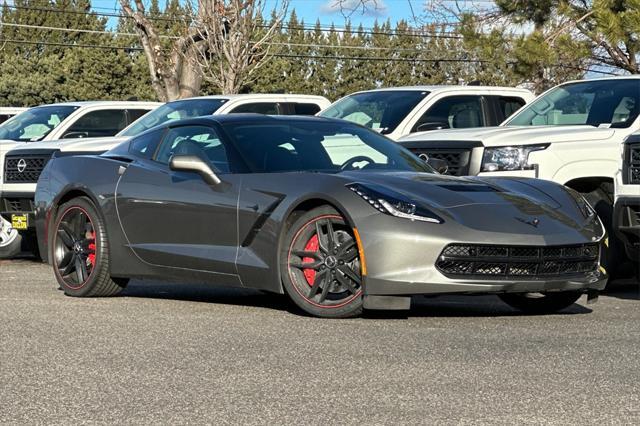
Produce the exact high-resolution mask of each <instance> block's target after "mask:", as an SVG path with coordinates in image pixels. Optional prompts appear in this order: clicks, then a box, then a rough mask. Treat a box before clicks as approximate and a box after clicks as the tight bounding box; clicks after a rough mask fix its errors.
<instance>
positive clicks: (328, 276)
mask: <svg viewBox="0 0 640 426" xmlns="http://www.w3.org/2000/svg"><path fill="white" fill-rule="evenodd" d="M286 242H287V244H286V245H285V248H286V249H285V251H284V252H283V253H282V255H283V256H282V258H283V260H284V262H283V263H284V265H282V268H281V270H282V275H283V277H282V280H283V283H284V285H285V289H286V290H287V293H288V294H289V296H290V297H291V299H293V301H294V302H295V303H296V304H297V305H298V306H299V307H301V308H302V309H304V310H305V311H307V312H309V313H311V314H312V315H316V316H321V317H332V318H344V317H351V316H356V315H359V314H360V313H361V312H362V286H363V278H362V273H361V264H360V253H359V250H358V245H357V242H356V239H355V236H354V235H353V230H351V229H350V228H349V226H348V225H347V223H346V221H345V220H344V218H343V217H342V216H341V215H339V214H338V213H337V212H336V211H335V210H334V209H331V208H329V207H321V208H317V209H314V210H312V211H310V212H308V213H306V214H304V215H302V216H301V217H300V218H298V220H296V221H295V223H294V225H293V226H292V228H291V229H290V231H289V235H288V237H287V241H286Z"/></svg>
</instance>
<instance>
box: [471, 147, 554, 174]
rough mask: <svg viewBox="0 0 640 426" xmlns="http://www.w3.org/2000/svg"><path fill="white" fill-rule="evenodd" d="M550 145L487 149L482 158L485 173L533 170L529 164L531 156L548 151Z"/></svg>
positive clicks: (532, 166)
mask: <svg viewBox="0 0 640 426" xmlns="http://www.w3.org/2000/svg"><path fill="white" fill-rule="evenodd" d="M548 146H549V145H529V146H501V147H499V148H485V150H484V156H483V157H482V171H483V172H502V171H513V170H533V168H534V165H533V164H531V163H529V154H531V153H532V152H535V151H542V150H543V149H547V147H548Z"/></svg>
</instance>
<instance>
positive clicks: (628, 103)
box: [611, 96, 640, 124]
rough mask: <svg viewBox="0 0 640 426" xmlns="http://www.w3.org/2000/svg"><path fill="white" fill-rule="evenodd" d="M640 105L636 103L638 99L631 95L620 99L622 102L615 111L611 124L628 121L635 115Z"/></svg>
mask: <svg viewBox="0 0 640 426" xmlns="http://www.w3.org/2000/svg"><path fill="white" fill-rule="evenodd" d="M639 106H640V105H636V99H635V98H634V97H631V96H625V97H623V98H622V99H621V100H620V103H619V104H618V106H617V107H616V109H615V110H614V111H613V117H612V118H611V124H616V123H626V122H627V121H629V118H630V117H632V115H634V114H633V113H634V112H635V111H636V110H637V108H638V107H639Z"/></svg>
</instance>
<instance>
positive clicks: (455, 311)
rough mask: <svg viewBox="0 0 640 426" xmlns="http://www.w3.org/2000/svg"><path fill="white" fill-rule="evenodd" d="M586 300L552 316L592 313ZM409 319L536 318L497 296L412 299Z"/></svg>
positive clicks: (449, 296) (451, 296)
mask: <svg viewBox="0 0 640 426" xmlns="http://www.w3.org/2000/svg"><path fill="white" fill-rule="evenodd" d="M583 303H584V304H586V300H583V299H580V301H579V302H578V303H574V304H573V305H571V306H570V307H569V308H567V309H564V310H562V311H560V312H557V313H555V314H554V315H580V314H588V313H591V312H593V310H592V309H591V308H588V307H586V306H584V305H583ZM408 316H410V317H511V316H513V317H519V316H536V315H533V314H525V313H523V312H520V311H518V310H516V309H514V308H511V307H510V306H508V305H507V304H505V303H503V302H502V301H501V300H500V299H499V298H498V297H497V296H493V295H486V296H474V295H471V296H465V295H459V296H457V295H456V296H453V295H447V296H438V297H414V298H413V299H412V303H411V311H410V312H409V313H408Z"/></svg>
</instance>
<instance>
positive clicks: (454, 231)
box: [358, 215, 608, 296]
mask: <svg viewBox="0 0 640 426" xmlns="http://www.w3.org/2000/svg"><path fill="white" fill-rule="evenodd" d="M515 228H516V227H515V226H513V228H512V230H505V232H495V231H481V230H474V229H470V228H468V227H464V226H462V225H460V224H457V223H450V224H448V225H447V226H445V225H444V224H442V225H439V224H432V223H421V222H412V221H409V220H406V219H399V218H394V217H391V216H388V215H372V216H370V217H369V218H367V219H366V220H364V221H362V220H361V221H360V224H359V226H358V232H359V234H360V237H361V241H362V248H363V252H364V257H365V264H366V276H365V284H364V294H365V296H374V295H375V296H393V295H396V296H409V295H427V294H447V293H461V294H470V293H484V294H490V293H505V292H515V293H528V292H551V291H585V292H586V291H588V290H596V291H599V290H602V289H604V288H605V286H606V283H607V278H608V276H607V273H606V271H604V269H602V268H601V267H600V266H599V258H600V253H601V252H602V244H603V241H604V235H602V233H594V232H591V231H590V230H589V231H587V230H581V231H578V230H574V231H569V230H568V231H567V232H565V233H558V232H555V233H549V234H545V233H544V232H539V233H537V234H536V233H535V231H534V232H532V233H529V234H521V233H520V232H519V230H518V229H515ZM453 238H455V239H453ZM452 243H459V244H464V245H485V246H493V245H496V246H497V245H504V246H508V247H510V248H524V247H533V248H535V249H537V250H538V253H539V254H538V255H537V256H539V257H536V258H526V259H523V260H522V262H523V263H527V262H529V263H539V264H542V263H544V261H545V260H547V258H545V257H544V256H545V255H544V254H543V253H544V251H543V249H547V248H556V247H560V246H562V247H567V246H572V245H590V246H593V247H595V249H596V250H599V252H600V253H598V254H596V255H595V256H594V258H593V261H592V263H593V267H592V268H591V269H589V270H585V271H584V272H580V273H578V272H576V273H566V271H563V270H561V269H560V270H559V272H558V274H541V275H535V276H523V277H517V278H514V277H513V276H512V275H509V274H507V273H506V272H505V273H504V275H502V276H501V275H499V274H498V275H492V276H489V275H487V276H477V275H474V274H470V275H469V276H465V277H461V276H451V275H449V274H446V275H445V273H443V272H442V271H441V270H440V269H439V268H438V266H437V264H438V260H439V259H441V256H442V254H443V250H444V249H445V248H446V247H448V246H449V245H451V244H452ZM508 253H511V251H509V252H508ZM549 260H551V259H549ZM558 262H559V263H560V264H561V263H562V262H564V260H563V259H562V258H560V259H559V260H558ZM566 263H567V264H569V262H566ZM510 267H511V266H507V269H508V268H510Z"/></svg>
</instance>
